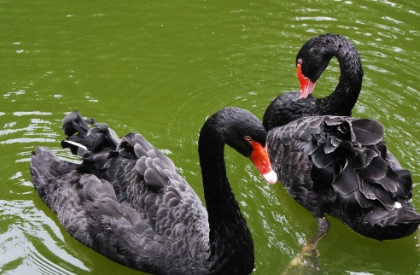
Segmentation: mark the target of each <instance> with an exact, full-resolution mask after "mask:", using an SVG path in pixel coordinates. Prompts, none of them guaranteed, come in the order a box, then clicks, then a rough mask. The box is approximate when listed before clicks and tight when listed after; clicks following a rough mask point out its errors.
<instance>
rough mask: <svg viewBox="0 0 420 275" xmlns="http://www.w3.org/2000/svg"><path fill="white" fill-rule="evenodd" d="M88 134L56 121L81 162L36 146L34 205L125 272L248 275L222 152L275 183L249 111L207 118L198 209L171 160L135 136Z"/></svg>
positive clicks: (247, 242) (81, 125)
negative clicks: (37, 201) (234, 154)
mask: <svg viewBox="0 0 420 275" xmlns="http://www.w3.org/2000/svg"><path fill="white" fill-rule="evenodd" d="M91 123H92V124H93V125H94V127H93V128H90V127H89V126H88V125H87V124H86V122H85V121H84V120H83V119H82V117H81V116H80V114H79V113H78V112H77V111H74V112H72V113H70V114H69V115H67V116H66V117H65V118H64V120H63V124H62V126H63V130H64V131H65V133H66V135H67V136H68V137H67V138H66V140H64V141H63V142H62V145H63V147H70V149H71V150H72V152H73V153H77V154H78V155H80V156H82V157H83V162H82V163H81V164H74V163H71V162H67V161H64V160H59V159H58V158H57V157H56V156H55V155H54V154H53V153H52V152H51V151H49V150H48V149H46V148H41V147H38V148H37V149H36V151H35V152H34V153H33V155H32V159H31V176H32V182H33V184H34V186H35V189H36V191H37V192H38V194H39V196H40V197H41V199H42V200H43V201H44V202H45V203H46V204H47V205H48V206H49V207H50V208H51V209H52V210H54V211H55V212H56V213H57V215H58V218H59V220H60V223H61V224H62V225H63V226H64V228H65V229H66V230H67V231H68V232H69V233H70V234H71V235H72V236H73V237H74V238H75V239H77V240H78V241H80V242H81V243H83V244H85V245H87V246H89V247H91V248H92V249H94V250H96V251H98V252H99V253H101V254H103V255H105V256H106V257H108V258H110V259H112V260H114V261H116V262H118V263H120V264H123V265H126V266H129V267H131V268H135V269H138V270H142V271H146V272H150V273H153V274H250V273H251V272H252V270H253V268H254V247H253V241H252V237H251V234H250V232H249V230H248V228H247V225H246V221H245V219H244V218H243V217H242V215H241V213H240V209H239V206H238V203H237V202H236V200H235V198H234V195H233V193H232V190H231V188H230V185H229V182H228V179H227V176H226V170H225V163H224V145H225V144H228V145H229V146H231V147H233V148H234V149H236V150H237V151H238V152H239V153H241V154H242V155H244V156H246V157H249V158H250V159H251V160H252V161H253V163H254V164H255V165H256V167H257V168H258V170H259V171H260V172H261V173H262V174H263V175H264V177H265V179H266V180H267V181H268V182H270V183H275V182H276V181H277V176H276V174H275V172H274V171H273V170H272V169H271V165H270V161H269V158H268V154H267V152H266V149H265V139H266V131H265V130H264V127H263V126H262V124H261V122H260V121H259V120H258V119H257V118H256V117H255V116H254V115H252V114H251V113H250V112H248V111H245V110H242V109H238V108H224V109H221V110H220V111H218V112H217V113H215V114H214V115H212V116H211V117H209V118H208V119H207V120H206V122H205V123H204V125H203V127H202V129H201V132H200V137H199V143H198V152H199V157H200V165H201V171H202V178H203V185H204V196H205V199H206V205H207V210H206V209H205V208H204V207H203V205H202V203H201V201H200V199H199V197H198V196H197V195H196V193H195V192H194V191H193V189H192V188H191V187H190V186H189V185H188V183H187V182H186V181H185V180H184V179H183V178H182V177H181V176H180V175H179V174H178V173H177V171H176V168H175V165H174V164H173V162H172V161H171V160H170V159H169V158H168V157H166V156H165V155H164V154H163V153H162V152H160V151H159V150H158V149H156V148H155V147H154V146H153V145H151V144H150V143H149V142H147V141H146V140H145V139H144V138H143V136H141V135H140V134H136V133H130V134H128V135H126V136H124V137H122V138H121V139H118V137H117V135H116V134H115V132H114V131H112V130H111V129H109V128H108V127H107V126H106V124H103V123H94V122H92V121H91Z"/></svg>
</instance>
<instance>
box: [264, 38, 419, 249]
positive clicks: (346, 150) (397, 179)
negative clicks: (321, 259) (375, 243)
mask: <svg viewBox="0 0 420 275" xmlns="http://www.w3.org/2000/svg"><path fill="white" fill-rule="evenodd" d="M333 57H336V58H337V59H338V61H339V64H340V71H341V75H340V79H339V83H338V85H337V87H336V89H335V90H334V92H332V93H331V94H330V95H329V96H327V97H325V98H321V99H317V98H315V97H313V96H312V95H311V93H312V91H313V89H314V87H315V83H316V81H317V80H318V78H319V77H320V75H321V74H322V72H323V71H324V70H325V68H326V67H327V66H328V63H329V61H330V60H331V58H333ZM296 67H297V74H298V78H299V81H300V87H301V90H300V93H284V94H282V95H280V96H278V97H277V98H275V99H274V100H273V101H272V102H271V104H270V105H269V107H268V108H267V110H266V112H265V114H264V119H263V124H264V127H265V128H266V130H267V131H268V134H267V144H268V152H269V156H270V160H271V163H272V165H273V169H274V170H275V171H276V172H277V174H278V176H279V180H280V181H281V182H282V183H283V184H284V185H285V187H286V189H287V190H288V192H289V193H290V194H291V196H292V197H293V198H294V199H295V200H297V201H298V202H299V203H300V204H302V205H303V206H304V207H306V208H307V209H309V210H310V211H312V212H313V214H314V215H315V217H316V218H317V221H318V231H317V233H316V234H315V235H314V237H313V238H312V239H311V240H310V241H309V243H308V245H309V246H311V247H316V244H317V242H318V241H319V240H320V239H321V238H322V237H323V236H325V234H326V233H327V232H328V229H329V223H328V221H327V220H326V218H325V215H326V214H329V215H332V216H334V217H336V218H338V219H340V220H341V221H343V222H344V223H346V224H347V225H348V226H349V227H350V228H352V229H353V230H355V231H356V232H358V233H360V234H362V235H364V236H367V237H370V238H374V239H377V240H387V239H395V238H401V237H404V236H407V235H410V234H411V233H413V232H414V231H415V230H416V229H417V228H418V226H419V224H420V215H419V214H418V213H416V211H415V209H414V208H413V206H412V205H411V203H410V201H409V200H410V198H411V196H412V180H411V175H410V172H409V171H407V170H405V169H403V168H402V167H401V165H400V164H399V163H398V161H397V160H396V158H395V157H394V156H393V155H392V154H391V153H390V152H389V151H388V150H387V148H386V146H385V142H384V140H383V137H384V127H383V126H382V125H381V124H380V123H379V122H377V121H375V120H372V119H357V118H352V117H349V116H350V115H351V110H352V108H353V106H354V105H355V103H356V101H357V98H358V96H359V93H360V90H361V84H362V77H363V71H362V65H361V62H360V57H359V54H358V52H357V51H356V49H355V48H354V47H353V45H352V43H351V42H350V41H349V40H348V39H347V38H345V37H343V36H340V35H334V34H326V35H319V36H316V37H314V38H312V39H310V40H309V41H308V42H306V43H305V45H304V46H303V47H302V48H301V49H300V51H299V53H298V55H297V57H296Z"/></svg>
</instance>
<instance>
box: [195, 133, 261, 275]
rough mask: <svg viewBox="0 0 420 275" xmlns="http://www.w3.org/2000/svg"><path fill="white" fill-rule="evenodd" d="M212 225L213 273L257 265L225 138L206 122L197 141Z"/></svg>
mask: <svg viewBox="0 0 420 275" xmlns="http://www.w3.org/2000/svg"><path fill="white" fill-rule="evenodd" d="M198 151H199V155H200V165H201V173H202V176H203V186H204V196H205V200H206V204H207V211H208V216H209V227H210V259H209V262H210V271H211V272H210V273H216V274H247V273H251V271H252V269H253V268H254V246H253V242H252V237H251V234H250V232H249V230H248V227H247V225H246V221H245V219H244V218H243V217H242V215H241V213H240V209H239V206H238V203H237V202H236V200H235V197H234V195H233V193H232V190H231V188H230V185H229V181H228V179H227V176H226V168H225V162H224V141H223V140H222V138H221V137H220V136H219V135H217V133H216V130H215V129H214V128H213V127H206V125H205V126H203V129H202V130H201V133H200V139H199V143H198Z"/></svg>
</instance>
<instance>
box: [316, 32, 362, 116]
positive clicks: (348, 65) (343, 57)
mask: <svg viewBox="0 0 420 275" xmlns="http://www.w3.org/2000/svg"><path fill="white" fill-rule="evenodd" d="M329 46H330V47H331V51H330V53H331V55H332V56H335V57H337V59H338V62H339V64H340V79H339V82H338V84H337V86H336V88H335V90H334V92H332V93H331V94H330V95H329V96H327V97H324V98H320V99H318V100H317V101H316V107H315V108H316V109H317V110H316V111H317V112H318V113H319V114H320V115H344V116H350V115H351V110H352V109H353V107H354V105H355V104H356V102H357V99H358V97H359V93H360V90H361V88H362V78H363V70H362V64H361V62H360V57H359V54H358V52H357V50H356V49H355V48H354V47H353V45H352V44H351V43H350V42H349V41H348V40H347V39H344V38H342V37H340V36H337V39H335V40H334V41H332V42H331V43H330V44H329Z"/></svg>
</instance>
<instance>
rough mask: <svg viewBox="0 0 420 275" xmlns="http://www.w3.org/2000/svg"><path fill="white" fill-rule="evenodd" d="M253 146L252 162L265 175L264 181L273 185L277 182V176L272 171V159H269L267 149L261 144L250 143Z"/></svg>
mask: <svg viewBox="0 0 420 275" xmlns="http://www.w3.org/2000/svg"><path fill="white" fill-rule="evenodd" d="M250 143H251V145H252V148H253V150H252V154H251V157H250V159H251V161H252V162H253V163H254V165H255V166H256V167H257V169H258V171H260V173H261V175H263V177H264V179H265V180H266V181H267V182H268V183H271V184H274V183H276V182H277V174H276V172H274V171H273V169H271V163H270V159H269V157H268V153H267V148H264V147H262V145H261V144H260V143H259V142H256V141H250Z"/></svg>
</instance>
